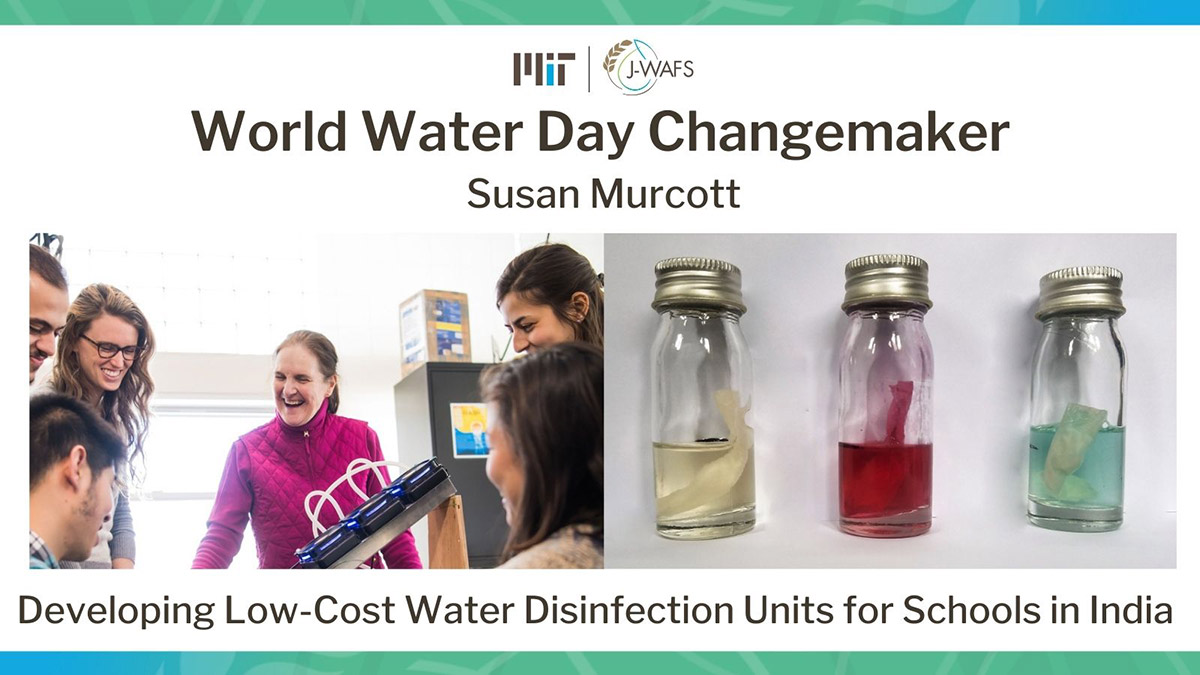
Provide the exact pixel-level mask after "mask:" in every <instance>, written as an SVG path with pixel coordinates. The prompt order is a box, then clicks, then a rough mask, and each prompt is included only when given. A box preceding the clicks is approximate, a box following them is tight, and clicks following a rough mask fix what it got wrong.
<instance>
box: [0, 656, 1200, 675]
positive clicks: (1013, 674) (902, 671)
mask: <svg viewBox="0 0 1200 675" xmlns="http://www.w3.org/2000/svg"><path fill="white" fill-rule="evenodd" d="M52 670H57V671H60V672H86V673H89V675H109V674H110V673H112V674H114V675H115V674H117V673H120V674H121V675H272V674H274V673H281V674H282V673H287V674H288V675H339V674H346V675H358V674H363V675H366V674H368V673H380V672H386V673H424V674H430V675H518V674H519V675H539V674H542V673H545V674H553V675H572V674H578V675H604V674H605V673H617V674H620V675H628V673H630V672H662V673H673V674H674V673H707V674H709V675H765V674H767V673H785V672H787V673H797V672H803V673H806V674H812V675H822V674H825V673H828V674H830V675H907V674H909V673H913V674H916V673H921V674H922V675H926V674H928V675H933V674H936V675H1018V674H1024V673H1054V675H1110V674H1111V675H1118V674H1119V675H1160V674H1162V675H1187V674H1188V673H1200V652H1187V653H1182V652H1126V653H1122V652H1103V653H1101V652H990V653H985V652H871V653H862V652H856V653H836V652H806V653H779V652H657V653H644V652H587V653H583V652H508V653H497V652H412V653H395V652H344V653H309V652H254V653H232V652H145V653H141V652H124V653H122V652H88V653H83V652H68V653H46V652H39V653H4V654H0V671H3V672H9V673H17V672H49V671H52Z"/></svg>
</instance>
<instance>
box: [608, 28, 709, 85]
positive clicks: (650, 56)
mask: <svg viewBox="0 0 1200 675" xmlns="http://www.w3.org/2000/svg"><path fill="white" fill-rule="evenodd" d="M601 66H603V68H604V72H606V73H608V81H609V82H612V83H613V86H614V87H616V88H617V89H620V90H621V93H622V94H625V95H626V96H639V95H641V94H644V93H646V92H648V91H650V90H651V89H653V88H654V85H656V84H658V81H659V80H661V79H663V78H666V77H671V78H675V77H691V76H692V75H693V74H695V73H694V71H693V69H692V62H691V61H680V60H678V59H676V60H664V59H661V58H659V56H658V52H656V51H654V48H653V47H651V46H650V45H648V44H646V43H645V42H643V41H642V40H636V39H635V40H622V41H620V42H618V43H617V44H615V45H613V46H612V48H611V49H609V50H608V52H607V53H606V54H605V55H604V60H603V61H602V62H601Z"/></svg>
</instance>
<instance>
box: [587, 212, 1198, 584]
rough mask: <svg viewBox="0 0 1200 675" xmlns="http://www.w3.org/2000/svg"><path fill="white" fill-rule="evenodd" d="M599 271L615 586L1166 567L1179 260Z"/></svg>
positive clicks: (1080, 256)
mask: <svg viewBox="0 0 1200 675" xmlns="http://www.w3.org/2000/svg"><path fill="white" fill-rule="evenodd" d="M605 252H606V261H607V267H608V269H607V274H606V276H605V296H606V299H605V304H606V305H607V310H608V311H606V312H605V314H606V322H605V324H606V325H605V343H606V351H605V362H606V368H605V378H606V386H605V439H606V440H605V474H606V480H605V486H606V487H605V523H606V526H605V530H606V532H605V549H606V550H605V565H606V566H607V567H609V568H684V567H687V568H993V569H1003V568H1174V567H1175V566H1176V483H1177V476H1176V445H1177V437H1176V372H1177V371H1176V352H1177V344H1176V316H1177V305H1176V240H1175V236H1174V235H1139V234H1086V235H1081V234H1037V235H1032V234H1012V235H1009V234H989V235H967V234H962V235H957V234H955V235H947V234H937V235H933V234H913V235H905V234H887V235H845V234H838V235H826V234H787V235H756V234H663V235H637V234H629V235H616V234H612V235H606V236H605ZM1130 426H1132V430H1130V431H1129V433H1128V434H1127V433H1126V431H1127V427H1130Z"/></svg>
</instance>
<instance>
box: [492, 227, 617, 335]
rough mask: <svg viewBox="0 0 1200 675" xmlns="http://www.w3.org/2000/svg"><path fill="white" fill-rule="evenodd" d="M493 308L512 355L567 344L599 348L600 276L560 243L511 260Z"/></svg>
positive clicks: (601, 314) (601, 315) (601, 324)
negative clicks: (505, 329) (510, 343)
mask: <svg viewBox="0 0 1200 675" xmlns="http://www.w3.org/2000/svg"><path fill="white" fill-rule="evenodd" d="M496 307H498V308H499V309H500V313H501V314H502V315H503V316H504V325H505V326H507V327H508V330H509V332H511V333H512V335H513V348H514V349H516V350H517V351H518V352H524V351H526V350H528V351H530V352H534V351H537V350H538V349H543V348H545V347H549V346H551V345H555V344H558V343H560V342H568V341H571V340H578V341H580V342H587V343H589V344H593V345H596V346H598V347H601V348H603V347H604V275H601V274H596V270H595V269H594V268H593V267H592V263H590V262H588V259H587V258H585V257H583V256H582V255H580V254H579V253H578V252H576V251H575V249H573V248H571V247H570V246H567V245H566V244H544V245H542V246H535V247H533V248H531V249H529V250H528V251H525V252H524V253H521V254H520V255H518V256H517V257H516V258H513V259H512V261H511V262H509V263H508V266H507V267H505V268H504V272H503V273H502V274H501V275H500V279H499V281H497V282H496Z"/></svg>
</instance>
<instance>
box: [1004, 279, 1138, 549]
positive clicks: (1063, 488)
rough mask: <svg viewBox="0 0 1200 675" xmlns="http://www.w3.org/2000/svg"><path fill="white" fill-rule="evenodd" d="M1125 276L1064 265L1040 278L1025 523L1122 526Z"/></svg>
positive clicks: (1091, 528) (1079, 528) (1070, 528)
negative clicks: (1039, 331)
mask: <svg viewBox="0 0 1200 675" xmlns="http://www.w3.org/2000/svg"><path fill="white" fill-rule="evenodd" d="M1121 282H1122V275H1121V272H1120V271H1119V270H1117V269H1115V268H1112V267H1103V266H1085V267H1068V268H1065V269H1061V270H1057V271H1054V272H1051V273H1049V274H1047V275H1046V276H1044V277H1042V279H1041V283H1040V295H1039V300H1038V307H1037V311H1036V312H1035V316H1036V317H1037V318H1038V319H1039V320H1040V321H1041V322H1042V335H1041V338H1040V339H1039V341H1038V347H1037V352H1036V353H1035V355H1034V360H1033V395H1032V407H1031V420H1030V430H1029V501H1028V516H1029V521H1030V522H1031V523H1033V524H1034V525H1037V526H1039V527H1045V528H1048V529H1052V530H1063V531H1067V532H1106V531H1110V530H1115V529H1117V528H1118V527H1120V526H1121V523H1122V522H1123V520H1124V504H1125V498H1124V492H1125V365H1126V364H1125V347H1124V344H1123V343H1122V342H1121V334H1120V332H1118V330H1117V319H1118V318H1120V317H1121V316H1122V315H1124V314H1125V305H1124V303H1123V302H1122V298H1121Z"/></svg>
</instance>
